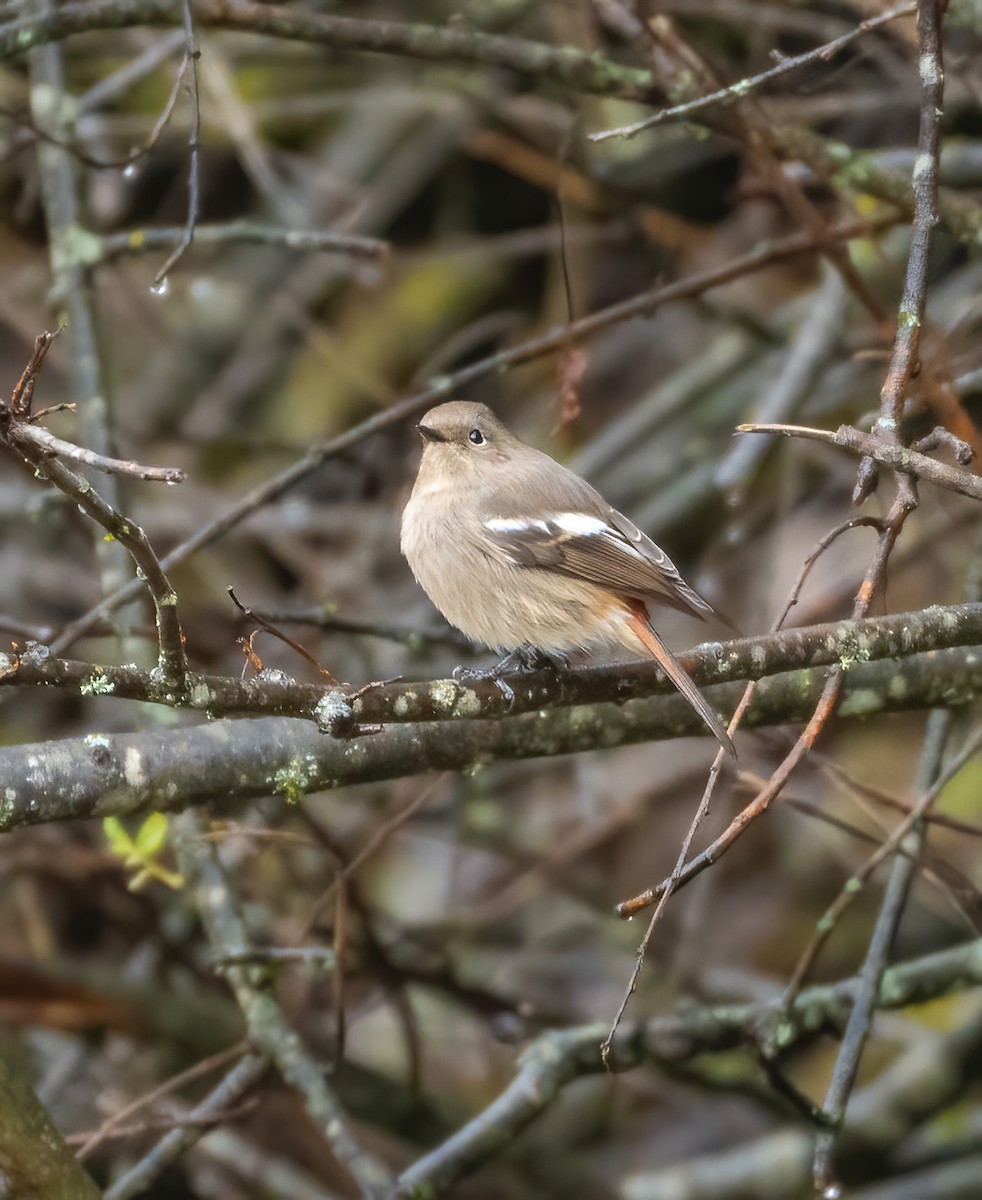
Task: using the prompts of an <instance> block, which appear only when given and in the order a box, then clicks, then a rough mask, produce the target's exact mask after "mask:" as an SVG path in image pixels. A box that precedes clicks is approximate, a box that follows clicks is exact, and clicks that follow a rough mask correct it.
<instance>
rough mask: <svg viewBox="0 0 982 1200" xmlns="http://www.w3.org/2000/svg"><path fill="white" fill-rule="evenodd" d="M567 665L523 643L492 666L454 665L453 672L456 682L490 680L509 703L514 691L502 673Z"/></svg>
mask: <svg viewBox="0 0 982 1200" xmlns="http://www.w3.org/2000/svg"><path fill="white" fill-rule="evenodd" d="M566 665H567V661H566V659H565V658H564V657H560V656H558V655H556V656H553V655H549V654H546V653H545V652H544V651H542V650H539V649H538V648H537V647H535V646H532V645H529V644H525V645H523V646H519V647H517V649H515V650H512V651H511V652H510V653H509V654H506V655H505V657H504V658H503V659H502V660H501V661H500V662H498V663H495V665H494V666H493V667H483V668H474V667H456V668H455V669H454V672H453V677H454V680H455V681H456V682H457V683H467V682H471V683H480V682H484V681H485V680H488V681H490V682H491V683H493V684H494V685H495V687H496V688H497V689H498V690H499V691H500V692H501V694H502V695H503V696H504V697H505V699H506V700H507V701H508V703H509V704H513V703H514V701H515V692H514V689H513V688H512V687H511V685H510V684H508V683H507V682H506V680H504V679H503V678H502V676H503V675H526V674H530V673H531V672H533V671H556V670H560V669H561V668H562V667H565V666H566Z"/></svg>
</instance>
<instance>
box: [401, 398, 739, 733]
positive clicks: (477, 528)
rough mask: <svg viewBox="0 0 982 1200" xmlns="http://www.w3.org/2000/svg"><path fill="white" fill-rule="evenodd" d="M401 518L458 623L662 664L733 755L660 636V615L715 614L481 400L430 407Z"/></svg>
mask: <svg viewBox="0 0 982 1200" xmlns="http://www.w3.org/2000/svg"><path fill="white" fill-rule="evenodd" d="M417 428H418V430H419V433H420V436H421V437H422V439H423V458H422V462H421V463H420V467H419V474H418V475H417V477H416V483H415V486H414V487H413V491H412V495H411V496H410V498H409V503H408V504H407V505H406V509H405V511H404V513H403V516H402V539H401V541H402V552H403V554H404V555H405V556H406V559H407V561H408V562H409V566H410V567H411V568H412V572H413V574H414V575H415V576H416V579H417V581H418V582H419V584H420V586H421V587H422V588H423V591H425V592H426V594H427V595H428V596H429V598H430V599H431V600H432V601H433V603H434V604H435V605H436V607H437V608H438V609H439V610H440V612H441V613H442V614H443V615H444V616H445V617H446V619H447V620H448V621H449V622H450V624H451V625H454V626H456V628H457V629H459V630H460V631H461V632H462V633H464V634H466V635H467V637H469V638H472V639H473V640H474V641H476V642H480V643H483V644H484V645H485V646H489V647H491V648H493V649H495V650H497V651H499V652H502V653H509V652H513V651H516V650H520V649H526V648H531V649H533V650H535V651H538V652H540V653H541V654H545V655H548V656H551V657H560V658H565V657H566V656H567V655H568V654H569V653H570V652H571V651H574V650H580V649H588V648H592V647H604V646H607V647H610V646H622V647H624V648H626V649H627V650H629V651H630V652H631V653H632V654H635V655H637V656H638V657H639V658H647V657H653V658H654V659H656V661H657V662H658V665H659V666H660V667H661V669H662V670H663V671H664V672H665V674H666V675H667V676H668V678H669V679H670V680H671V681H672V683H674V684H675V686H676V687H677V688H678V689H679V691H680V692H681V693H682V695H683V696H685V698H686V700H688V702H689V703H690V704H691V705H692V707H693V708H694V709H695V711H696V712H697V713H698V714H699V716H700V717H701V718H702V719H703V721H704V722H705V723H706V725H707V726H708V727H709V728H710V729H711V730H712V732H713V734H714V736H715V737H716V738H717V739H718V741H719V742H720V744H721V745H722V746H724V747H725V749H726V750H727V751H728V752H729V753H730V754H733V755H735V751H734V749H733V743H732V742H731V741H730V738H729V736H728V734H727V732H726V726H725V724H724V723H723V721H721V720H720V718H719V716H718V715H717V713H716V712H714V711H713V709H712V708H711V707H710V705H709V703H708V702H707V700H706V699H705V697H704V696H703V695H702V693H701V692H700V691H699V689H698V688H697V687H696V685H695V684H694V683H693V682H692V680H691V679H690V678H689V676H688V675H687V674H686V672H685V670H684V669H683V668H682V665H681V664H680V663H679V662H678V661H677V660H676V659H675V657H674V655H672V653H671V652H670V651H669V650H668V648H667V647H666V646H665V644H664V642H663V641H662V640H661V638H660V637H659V636H658V634H657V633H656V632H655V630H654V629H653V628H652V626H651V622H650V620H649V618H648V606H649V605H665V606H667V607H669V608H675V609H678V610H679V611H680V612H684V613H689V614H690V615H692V616H694V617H700V618H702V619H704V618H705V615H706V614H709V613H712V612H713V609H712V606H711V605H710V604H708V603H707V602H706V601H705V600H703V598H702V597H701V596H700V595H699V594H698V593H697V592H695V591H694V590H693V589H692V588H691V587H689V585H688V584H687V583H686V582H685V580H684V579H683V578H682V576H681V575H680V574H679V572H678V570H677V569H676V567H675V565H674V563H673V562H672V561H671V559H670V558H669V557H668V555H667V554H666V553H665V552H664V550H661V549H659V547H658V546H656V545H655V543H654V542H653V541H651V539H650V538H648V537H646V536H645V535H644V534H643V533H642V532H641V530H640V529H638V528H637V526H636V525H634V524H632V522H631V521H629V520H628V519H627V517H625V516H624V515H623V514H622V513H619V512H617V510H616V509H614V508H611V506H610V505H609V504H608V503H607V501H606V500H604V498H603V497H602V496H601V495H600V493H599V492H597V491H596V490H595V489H594V488H592V487H591V486H590V485H589V484H588V483H587V482H586V481H585V480H583V479H581V478H580V477H579V476H578V475H575V474H574V473H573V472H572V471H570V470H568V468H566V467H564V466H562V465H561V464H560V463H558V462H556V461H555V459H553V458H550V457H549V455H548V454H544V453H543V452H542V451H541V450H536V449H534V447H532V446H528V445H526V444H525V442H523V441H521V440H520V439H519V438H517V437H516V436H515V435H514V434H513V433H511V432H510V431H509V430H508V429H507V428H506V427H505V426H504V425H503V424H502V423H501V422H500V421H499V420H498V418H497V417H496V416H495V415H494V413H492V412H491V410H490V409H489V408H487V407H486V406H485V405H483V404H471V403H468V402H465V401H453V402H451V403H449V404H441V405H439V406H438V407H437V408H432V409H430V411H429V412H428V413H427V414H426V415H425V416H424V417H423V419H422V420H421V421H420V422H419V425H418V426H417Z"/></svg>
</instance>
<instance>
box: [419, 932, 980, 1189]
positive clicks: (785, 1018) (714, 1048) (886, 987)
mask: <svg viewBox="0 0 982 1200" xmlns="http://www.w3.org/2000/svg"><path fill="white" fill-rule="evenodd" d="M859 982H860V981H859V979H858V978H855V979H846V980H843V981H841V982H840V983H835V984H830V985H827V986H823V987H813V988H809V989H808V990H807V991H805V992H802V993H801V995H799V996H798V998H797V999H796V1000H795V1002H794V1004H793V1005H792V1006H791V1008H790V1009H789V1010H788V1011H787V1012H783V1011H782V1002H781V1001H780V1000H777V1001H774V1002H771V1003H764V1004H728V1005H719V1006H707V1007H695V1008H693V1009H692V1010H691V1011H689V1012H684V1013H680V1014H677V1015H675V1016H671V1017H661V1018H657V1019H655V1020H653V1021H646V1022H639V1023H636V1024H632V1025H622V1026H621V1027H620V1029H619V1030H618V1032H617V1034H616V1035H615V1036H614V1038H613V1041H612V1042H611V1048H610V1055H609V1058H608V1059H607V1061H606V1062H605V1061H604V1060H603V1059H602V1058H601V1055H600V1043H601V1042H602V1041H603V1039H604V1038H605V1037H606V1035H607V1032H608V1030H607V1027H606V1026H605V1025H584V1026H580V1027H579V1028H575V1029H567V1030H562V1031H560V1032H556V1033H547V1034H544V1035H543V1036H542V1037H540V1038H538V1039H536V1041H534V1042H532V1043H531V1045H530V1046H528V1048H527V1049H526V1050H525V1052H524V1053H523V1055H522V1059H521V1067H520V1069H519V1071H518V1074H517V1075H516V1076H515V1078H514V1079H513V1080H512V1082H511V1083H510V1084H509V1085H508V1086H507V1087H506V1088H505V1090H504V1091H503V1092H502V1093H501V1095H500V1096H499V1097H498V1098H497V1099H496V1100H495V1101H494V1102H493V1103H491V1104H490V1105H488V1107H487V1108H485V1109H484V1110H483V1111H482V1112H480V1113H479V1114H478V1115H477V1116H476V1117H474V1119H473V1120H471V1121H470V1122H468V1124H467V1125H465V1126H464V1127H463V1128H462V1129H460V1130H458V1132H457V1133H455V1134H454V1135H453V1137H451V1138H448V1139H447V1140H446V1141H445V1142H443V1143H442V1144H441V1145H440V1146H439V1147H437V1149H436V1150H434V1151H433V1152H432V1153H431V1154H428V1155H426V1156H425V1157H424V1158H421V1159H419V1160H418V1161H417V1162H415V1163H413V1165H412V1166H411V1167H409V1168H408V1170H406V1171H404V1172H403V1174H402V1176H401V1177H400V1180H399V1184H400V1193H399V1194H400V1195H402V1196H412V1195H419V1194H424V1195H429V1194H441V1193H442V1192H443V1191H444V1190H445V1189H446V1188H448V1187H449V1186H450V1185H451V1184H453V1183H454V1182H455V1181H456V1180H458V1179H460V1178H461V1177H462V1176H464V1175H466V1174H467V1173H468V1172H469V1171H471V1170H473V1169H474V1168H475V1167H476V1166H479V1165H480V1164H481V1163H482V1162H484V1161H486V1160H487V1159H488V1158H490V1157H492V1156H493V1155H494V1154H496V1153H498V1152H499V1151H500V1150H502V1149H503V1148H504V1147H506V1146H508V1145H510V1144H511V1143H512V1141H513V1139H514V1138H515V1136H516V1134H517V1133H518V1132H519V1131H520V1130H522V1129H524V1128H525V1126H526V1125H528V1124H529V1122H531V1121H532V1120H534V1119H535V1118H536V1117H537V1116H538V1115H539V1114H540V1113H542V1112H543V1111H544V1110H545V1109H546V1108H548V1107H549V1106H550V1105H551V1104H552V1103H554V1101H555V1100H556V1098H557V1097H558V1095H559V1093H560V1092H561V1091H562V1089H563V1088H564V1087H566V1086H567V1085H568V1084H570V1083H571V1082H572V1081H573V1080H574V1079H579V1078H581V1077H582V1076H584V1075H596V1074H599V1073H600V1072H601V1071H604V1070H614V1071H627V1070H631V1069H632V1068H634V1067H638V1066H640V1065H641V1064H643V1063H646V1062H653V1063H660V1064H663V1065H666V1066H670V1065H675V1064H678V1063H683V1062H687V1061H689V1060H691V1059H692V1058H694V1057H696V1055H699V1054H706V1053H712V1052H716V1053H718V1052H720V1051H725V1050H733V1049H736V1048H737V1047H741V1046H747V1047H756V1048H758V1049H759V1050H760V1051H761V1052H762V1053H763V1054H764V1055H765V1056H767V1057H770V1056H771V1055H773V1054H774V1052H775V1051H776V1050H777V1049H780V1050H781V1051H785V1050H788V1049H790V1048H792V1047H793V1046H796V1045H800V1044H801V1043H803V1042H804V1041H806V1040H807V1039H810V1038H813V1037H815V1036H816V1035H817V1034H820V1033H827V1032H832V1033H836V1032H838V1031H840V1030H841V1028H842V1027H843V1025H844V1023H845V1021H846V1019H847V1017H848V1015H849V1012H850V1011H851V1008H852V1005H853V1003H854V1001H855V997H856V994H857V992H858V989H859ZM979 984H982V940H979V941H974V942H971V943H969V944H968V945H966V946H959V947H956V948H954V949H951V950H943V951H941V952H940V953H938V954H931V955H927V956H925V957H924V958H919V959H915V960H914V961H912V962H906V963H898V964H897V965H896V966H894V967H891V968H890V969H889V970H888V971H887V972H886V973H885V974H884V976H883V980H882V983H881V985H880V990H879V998H878V1001H877V1007H878V1008H881V1009H884V1008H892V1009H896V1008H904V1007H906V1006H907V1005H910V1004H916V1003H920V1002H923V1001H925V1000H928V999H933V998H936V997H940V996H944V995H947V994H948V993H950V992H952V991H955V990H960V989H963V988H968V987H976V986H978V985H979Z"/></svg>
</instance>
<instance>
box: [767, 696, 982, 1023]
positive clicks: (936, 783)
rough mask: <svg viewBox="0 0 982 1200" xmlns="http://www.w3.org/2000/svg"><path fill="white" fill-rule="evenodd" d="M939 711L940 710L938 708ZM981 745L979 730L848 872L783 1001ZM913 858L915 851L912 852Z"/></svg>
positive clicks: (792, 994)
mask: <svg viewBox="0 0 982 1200" xmlns="http://www.w3.org/2000/svg"><path fill="white" fill-rule="evenodd" d="M939 711H940V710H939ZM980 745H982V730H979V731H978V732H977V733H976V734H975V736H974V737H972V738H970V739H969V741H968V742H967V743H966V745H965V746H964V747H963V748H962V750H961V752H960V753H959V754H958V755H957V756H956V757H955V758H954V759H952V761H951V762H950V763H949V764H948V765H947V766H946V767H945V769H944V771H940V769H939V771H938V773H937V778H935V779H934V780H932V782H931V785H930V787H929V788H928V790H927V791H926V792H925V793H924V794H923V795H922V796H921V798H920V799H919V800H918V801H917V803H916V804H915V805H913V806H912V807H911V808H909V809H908V810H907V812H906V813H905V815H904V817H903V820H901V821H900V822H898V824H897V826H896V827H895V828H894V829H893V830H891V832H890V835H889V836H888V837H887V838H885V839H884V840H883V841H882V842H881V843H880V844H879V845H878V846H877V848H876V850H875V851H874V852H873V854H871V855H870V856H869V858H867V859H866V861H865V862H864V863H863V864H862V866H861V867H859V868H858V869H857V870H856V871H854V872H853V873H852V875H851V876H850V878H849V879H848V880H846V882H845V883H844V884H843V885H842V888H841V889H840V891H839V894H838V896H836V898H835V899H834V900H833V901H832V903H831V904H830V905H829V907H828V908H827V909H826V910H825V912H824V913H823V914H822V916H821V917H820V918H819V920H818V924H817V926H816V929H815V932H814V934H813V935H812V939H811V941H810V942H809V944H808V946H807V947H806V948H805V952H804V953H803V954H802V955H801V957H800V958H799V959H798V962H797V964H796V966H795V969H794V972H793V974H792V976H791V979H790V981H789V983H788V986H787V989H786V991H785V1003H786V1004H788V1005H790V1004H791V1003H792V1002H793V1000H794V997H795V996H796V995H797V994H798V992H799V991H800V990H801V988H802V985H803V984H804V982H805V980H806V979H807V978H808V973H809V972H810V970H811V968H812V966H813V965H814V962H815V959H816V958H817V957H818V954H819V952H820V951H821V949H822V947H823V946H824V945H825V942H826V941H827V940H828V938H829V936H830V935H831V933H832V931H833V930H834V928H835V926H836V924H837V922H838V920H839V918H840V917H841V915H842V914H843V913H844V912H845V910H846V908H848V906H849V905H850V904H851V903H852V901H853V900H854V899H855V898H856V897H857V896H858V894H859V893H860V891H861V890H862V889H863V887H864V886H865V885H866V883H867V882H868V881H869V880H870V878H871V877H872V875H873V873H874V871H875V870H876V868H877V867H878V866H879V865H880V864H881V863H882V862H885V861H886V860H887V859H888V858H890V857H891V856H892V855H894V854H896V853H898V852H899V850H900V849H901V845H902V843H903V841H904V839H905V838H906V837H907V834H908V833H910V831H911V830H912V829H913V828H914V827H915V826H916V825H919V824H922V823H925V822H926V821H927V818H928V816H930V815H932V814H931V813H930V809H931V806H932V805H933V804H934V802H935V800H937V798H938V796H939V794H940V792H941V789H942V788H943V787H944V786H945V785H946V784H947V783H949V782H950V780H951V779H953V778H954V776H955V775H957V773H958V772H959V771H960V770H961V769H962V767H964V766H965V764H966V763H967V762H969V761H970V760H971V759H972V758H973V757H974V756H975V755H976V754H977V753H978V750H979V746H980ZM913 857H914V859H915V860H916V859H917V854H916V853H915V854H914V855H913Z"/></svg>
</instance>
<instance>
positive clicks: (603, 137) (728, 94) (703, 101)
mask: <svg viewBox="0 0 982 1200" xmlns="http://www.w3.org/2000/svg"><path fill="white" fill-rule="evenodd" d="M916 7H917V5H916V4H902V5H900V6H899V7H898V8H891V9H889V10H888V11H887V12H885V13H881V14H880V15H879V16H876V17H870V18H869V20H866V21H861V22H860V24H859V25H857V26H856V28H855V29H851V30H850V31H849V32H848V33H844V34H843V35H842V36H841V37H837V38H835V39H834V40H833V41H831V42H826V43H825V45H824V46H816V47H815V49H814V50H808V51H806V52H805V53H804V54H797V55H795V56H794V57H792V58H785V59H782V60H781V62H779V63H778V64H777V66H776V67H771V68H770V69H769V70H767V71H762V72H761V73H760V74H759V75H752V76H750V77H749V78H747V79H740V80H738V81H737V82H736V83H731V84H730V85H729V86H728V87H725V88H720V89H719V90H718V91H715V92H712V93H711V94H710V95H708V96H699V97H697V98H696V99H695V100H688V101H686V103H685V104H676V105H674V106H673V107H672V108H663V109H660V110H659V111H658V112H656V113H653V114H652V115H651V116H650V117H644V118H642V119H641V120H640V121H634V122H633V123H632V124H630V125H620V126H618V127H617V128H616V129H604V130H601V131H599V132H597V133H590V134H587V138H588V139H589V140H590V141H591V142H606V141H608V140H609V139H610V138H631V137H634V136H635V135H636V134H639V133H642V132H643V131H644V130H645V129H651V128H652V127H653V126H655V125H661V124H663V123H664V122H665V121H671V120H674V119H676V118H677V117H688V116H691V115H692V113H695V112H699V111H701V110H702V109H704V108H709V107H710V106H711V105H714V104H731V103H734V102H735V101H738V100H741V99H743V97H744V96H747V95H749V93H750V92H753V91H756V90H757V89H758V88H760V87H763V86H764V84H767V83H770V82H772V80H774V79H779V78H780V77H781V76H782V75H787V74H788V73H789V72H791V71H798V70H800V69H801V68H802V67H807V66H811V65H812V64H814V63H819V62H822V63H827V62H829V60H830V59H832V58H834V57H835V55H837V54H838V53H839V51H840V50H844V49H845V48H846V47H847V46H850V45H852V43H853V42H854V41H856V40H857V39H858V38H861V37H862V36H863V35H864V34H867V33H871V32H872V31H873V30H874V29H879V28H880V26H881V25H886V24H887V23H888V22H890V21H895V20H896V19H897V17H907V16H910V14H911V13H912V12H914V10H915V9H916Z"/></svg>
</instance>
